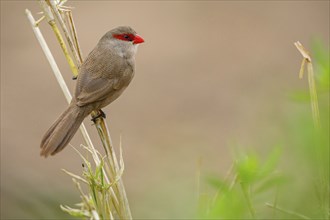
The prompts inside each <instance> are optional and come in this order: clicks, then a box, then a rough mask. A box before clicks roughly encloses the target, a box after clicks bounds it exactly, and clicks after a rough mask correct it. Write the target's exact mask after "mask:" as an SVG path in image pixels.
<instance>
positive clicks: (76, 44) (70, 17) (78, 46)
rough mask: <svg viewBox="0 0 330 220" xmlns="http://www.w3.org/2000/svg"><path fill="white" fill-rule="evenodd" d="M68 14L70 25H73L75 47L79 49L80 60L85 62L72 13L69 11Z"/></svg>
mask: <svg viewBox="0 0 330 220" xmlns="http://www.w3.org/2000/svg"><path fill="white" fill-rule="evenodd" d="M66 14H67V16H68V20H69V22H70V25H71V30H72V35H73V40H74V43H75V46H76V48H77V52H78V56H79V59H80V60H83V58H82V53H81V49H80V45H79V40H78V37H77V31H76V26H75V25H74V21H73V18H72V12H71V11H68V12H67V13H66Z"/></svg>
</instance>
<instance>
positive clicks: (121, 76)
mask: <svg viewBox="0 0 330 220" xmlns="http://www.w3.org/2000/svg"><path fill="white" fill-rule="evenodd" d="M143 42H144V40H143V38H142V37H140V36H139V35H137V34H136V32H135V31H134V30H133V29H132V28H131V27H128V26H122V27H117V28H115V29H113V30H111V31H109V32H107V33H106V34H105V35H104V36H103V37H102V38H101V40H100V41H99V42H98V44H97V45H96V47H95V48H94V49H93V50H92V52H90V54H89V55H88V57H87V58H86V60H85V62H84V63H83V64H82V65H81V67H80V68H79V75H78V79H77V84H76V88H75V94H74V97H73V98H72V101H71V103H70V105H69V107H68V108H67V109H66V110H65V111H64V112H63V113H62V115H61V116H60V117H59V118H58V119H57V120H56V121H55V123H54V124H53V125H52V126H51V127H50V128H49V129H48V131H47V132H46V134H45V135H44V137H43V138H42V141H41V144H40V147H41V153H40V155H42V156H45V157H47V156H49V155H54V154H56V153H58V152H60V151H61V150H62V149H63V148H64V147H65V146H66V145H67V144H68V143H69V142H70V140H71V139H72V137H73V136H74V134H75V133H76V131H77V130H78V128H79V126H80V124H81V123H82V121H83V120H84V118H85V117H86V116H88V115H89V114H90V113H91V112H92V111H93V110H99V109H101V108H103V107H105V106H107V105H109V104H110V103H111V102H113V101H114V100H115V99H117V98H118V97H119V96H120V95H121V93H122V92H123V91H124V90H125V89H126V87H127V86H128V84H129V83H130V82H131V80H132V78H133V76H134V64H135V53H136V51H137V46H138V44H140V43H143Z"/></svg>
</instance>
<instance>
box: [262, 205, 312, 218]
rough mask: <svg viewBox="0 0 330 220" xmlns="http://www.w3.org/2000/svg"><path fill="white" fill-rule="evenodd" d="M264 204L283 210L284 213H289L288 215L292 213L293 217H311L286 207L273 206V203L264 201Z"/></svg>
mask: <svg viewBox="0 0 330 220" xmlns="http://www.w3.org/2000/svg"><path fill="white" fill-rule="evenodd" d="M266 206H268V207H270V208H273V209H276V210H278V211H280V212H283V213H286V214H289V215H292V216H295V217H298V218H302V219H311V218H309V217H307V216H305V215H303V214H300V213H297V212H294V211H290V210H287V209H283V208H281V207H279V206H274V205H273V204H270V203H266Z"/></svg>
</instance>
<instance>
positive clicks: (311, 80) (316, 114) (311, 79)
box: [294, 41, 321, 129]
mask: <svg viewBox="0 0 330 220" xmlns="http://www.w3.org/2000/svg"><path fill="white" fill-rule="evenodd" d="M294 45H295V46H296V47H297V49H298V50H299V52H300V53H301V55H302V56H303V60H302V63H301V66H300V71H299V78H300V79H302V78H303V74H304V69H305V65H307V72H308V85H309V93H310V97H311V108H312V116H313V122H314V125H315V127H316V128H317V129H320V127H321V123H320V111H319V105H318V99H317V91H316V85H315V76H314V70H313V64H312V58H311V56H310V55H309V52H308V51H307V50H306V49H305V47H304V46H303V45H302V44H301V43H300V42H299V41H297V42H295V43H294Z"/></svg>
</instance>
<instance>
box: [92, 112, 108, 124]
mask: <svg viewBox="0 0 330 220" xmlns="http://www.w3.org/2000/svg"><path fill="white" fill-rule="evenodd" d="M100 117H102V118H106V115H105V113H104V112H103V111H102V110H101V109H99V110H98V113H97V115H95V116H92V119H91V121H92V122H94V123H95V122H96V120H97V119H98V118H100Z"/></svg>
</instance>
